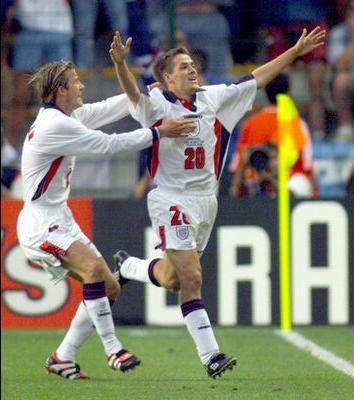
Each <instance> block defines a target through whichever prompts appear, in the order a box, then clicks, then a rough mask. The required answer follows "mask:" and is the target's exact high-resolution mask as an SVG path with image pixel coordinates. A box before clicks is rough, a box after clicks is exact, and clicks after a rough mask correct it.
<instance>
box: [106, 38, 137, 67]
mask: <svg viewBox="0 0 354 400" xmlns="http://www.w3.org/2000/svg"><path fill="white" fill-rule="evenodd" d="M131 44H132V38H131V37H128V39H127V41H126V42H125V44H123V43H122V37H121V35H120V33H119V32H116V33H115V34H114V36H113V41H112V43H111V48H110V50H109V55H110V56H111V59H112V61H113V62H114V63H117V64H119V63H122V62H123V61H124V60H125V58H126V57H127V56H128V54H129V51H130V45H131Z"/></svg>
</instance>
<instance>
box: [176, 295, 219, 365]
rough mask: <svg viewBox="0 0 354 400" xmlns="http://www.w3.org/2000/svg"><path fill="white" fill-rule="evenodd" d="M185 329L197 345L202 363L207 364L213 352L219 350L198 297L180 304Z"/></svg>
mask: <svg viewBox="0 0 354 400" xmlns="http://www.w3.org/2000/svg"><path fill="white" fill-rule="evenodd" d="M181 310H182V314H183V317H184V319H185V321H186V325H187V329H188V332H189V333H190V335H191V336H192V338H193V340H194V343H195V345H196V347H197V352H198V356H199V358H200V361H201V362H202V364H203V365H206V364H208V362H209V361H210V359H211V357H212V356H213V354H215V353H216V352H218V351H219V346H218V344H217V342H216V339H215V336H214V332H213V329H212V327H211V324H210V321H209V317H208V314H207V312H206V310H205V307H204V304H203V303H202V301H201V300H200V299H195V300H190V301H187V302H185V303H183V304H182V305H181Z"/></svg>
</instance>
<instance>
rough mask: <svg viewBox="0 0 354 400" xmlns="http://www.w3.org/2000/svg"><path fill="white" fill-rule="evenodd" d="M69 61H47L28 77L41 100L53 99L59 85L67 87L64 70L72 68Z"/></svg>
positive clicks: (73, 66) (72, 65)
mask: <svg viewBox="0 0 354 400" xmlns="http://www.w3.org/2000/svg"><path fill="white" fill-rule="evenodd" d="M74 68H75V65H74V64H73V63H72V62H71V61H66V60H61V61H56V62H52V63H48V64H45V65H43V66H42V67H40V68H39V69H37V70H36V71H35V72H34V73H33V74H32V75H31V76H30V78H29V80H28V83H29V84H32V85H33V86H34V88H35V91H36V93H37V95H38V96H39V98H40V99H41V101H43V102H50V101H52V100H55V95H56V93H57V91H58V89H59V87H60V86H63V87H64V88H67V87H68V78H67V77H66V75H65V72H66V71H68V70H70V69H74Z"/></svg>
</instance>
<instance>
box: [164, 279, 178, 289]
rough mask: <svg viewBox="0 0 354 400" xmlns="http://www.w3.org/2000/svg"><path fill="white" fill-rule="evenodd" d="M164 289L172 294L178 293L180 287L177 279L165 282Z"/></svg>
mask: <svg viewBox="0 0 354 400" xmlns="http://www.w3.org/2000/svg"><path fill="white" fill-rule="evenodd" d="M164 287H165V288H166V289H168V290H171V291H172V292H179V290H180V288H181V285H180V283H179V279H178V278H177V277H173V278H170V279H168V280H167V281H166V282H165V284H164Z"/></svg>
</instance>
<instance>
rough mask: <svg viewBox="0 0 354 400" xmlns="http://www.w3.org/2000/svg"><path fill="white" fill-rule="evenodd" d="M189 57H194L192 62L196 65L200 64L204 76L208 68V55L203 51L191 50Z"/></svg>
mask: <svg viewBox="0 0 354 400" xmlns="http://www.w3.org/2000/svg"><path fill="white" fill-rule="evenodd" d="M189 55H190V56H191V57H192V60H193V61H194V63H195V64H199V65H200V68H201V72H202V74H204V73H205V71H206V70H207V67H208V55H207V53H206V52H205V51H204V50H202V49H198V48H195V49H191V50H189Z"/></svg>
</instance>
